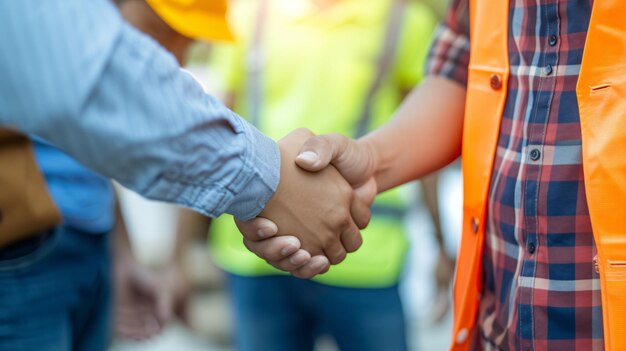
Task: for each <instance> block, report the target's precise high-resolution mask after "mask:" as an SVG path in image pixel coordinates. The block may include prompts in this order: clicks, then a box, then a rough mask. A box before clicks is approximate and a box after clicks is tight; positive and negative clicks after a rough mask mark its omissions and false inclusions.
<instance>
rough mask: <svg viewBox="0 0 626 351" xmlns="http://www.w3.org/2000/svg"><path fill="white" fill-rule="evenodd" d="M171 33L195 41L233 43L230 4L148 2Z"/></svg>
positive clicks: (213, 1) (214, 0)
mask: <svg viewBox="0 0 626 351" xmlns="http://www.w3.org/2000/svg"><path fill="white" fill-rule="evenodd" d="M146 1H147V2H148V5H150V7H151V8H152V9H153V10H154V12H156V13H157V15H159V17H161V18H162V19H163V21H165V23H167V24H168V25H169V26H170V27H172V29H174V30H175V31H177V32H178V33H180V34H182V35H184V36H186V37H188V38H191V39H194V40H208V41H211V40H227V41H232V40H233V34H232V32H231V31H230V28H229V26H228V21H227V19H226V10H227V9H228V4H227V3H226V1H227V0H146Z"/></svg>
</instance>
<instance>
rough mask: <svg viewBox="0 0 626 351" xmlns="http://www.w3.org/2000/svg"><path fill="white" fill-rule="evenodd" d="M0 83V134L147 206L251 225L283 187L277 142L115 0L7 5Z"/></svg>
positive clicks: (30, 0)
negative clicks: (49, 147) (159, 204)
mask: <svg viewBox="0 0 626 351" xmlns="http://www.w3.org/2000/svg"><path fill="white" fill-rule="evenodd" d="M44 3H45V4H44ZM35 8H36V9H37V10H36V11H34V10H33V9H35ZM12 33H13V35H12ZM0 76H1V77H2V78H3V79H0V124H2V125H5V126H8V127H12V128H15V129H17V130H20V131H22V132H23V133H27V134H31V133H32V134H36V135H39V136H41V137H43V138H44V139H46V140H48V141H50V142H51V143H53V144H55V145H56V146H58V147H60V148H61V149H63V150H65V151H67V152H68V153H70V154H71V155H73V156H74V157H75V158H77V159H78V160H79V161H81V162H83V163H84V164H86V165H88V166H90V167H91V168H93V169H94V170H96V171H98V172H100V173H102V174H103V175H106V176H108V177H111V178H114V179H116V180H118V181H119V182H120V183H121V184H123V185H125V186H127V187H128V188H131V189H133V190H135V191H137V192H139V193H141V194H142V195H144V196H146V197H150V198H153V199H156V200H161V201H167V202H175V203H177V204H179V205H183V206H187V207H192V208H193V209H195V210H197V211H199V212H202V213H204V214H206V215H210V216H218V215H220V214H222V213H224V212H228V213H232V214H234V215H235V216H237V217H239V218H243V219H249V218H252V217H254V216H255V215H256V214H258V213H259V212H260V211H261V209H262V208H263V207H264V206H265V203H266V202H267V201H268V200H269V198H270V197H271V195H272V194H273V192H274V190H275V189H276V185H277V183H278V178H279V160H280V158H279V155H278V148H277V145H276V143H275V142H273V141H272V140H270V139H269V138H267V137H265V136H263V135H262V134H261V133H260V132H259V131H258V130H256V129H255V128H254V127H252V126H251V125H250V124H248V123H247V122H245V121H243V120H242V119H241V118H239V117H238V116H237V115H235V114H234V113H232V112H231V111H229V110H228V109H227V108H225V107H224V106H223V105H222V104H221V103H220V102H218V101H217V100H216V99H214V98H212V97H211V96H209V95H207V94H205V93H204V91H203V90H202V88H201V86H200V85H199V84H197V82H196V81H195V80H194V79H193V78H192V77H190V76H189V75H188V74H186V73H184V72H181V70H180V67H179V66H178V64H177V62H176V61H175V60H174V58H173V57H172V56H171V55H169V54H167V53H166V52H165V51H164V50H163V49H162V48H161V47H159V46H158V45H157V44H156V43H155V42H154V41H153V40H151V39H149V38H147V37H146V36H145V35H143V34H141V33H139V32H138V31H137V30H135V29H134V28H131V27H130V26H129V25H128V24H126V23H124V22H123V21H122V20H121V18H120V17H119V14H118V13H117V11H116V10H115V9H114V8H113V6H112V5H111V4H110V3H109V2H108V1H105V0H93V1H90V2H88V3H87V2H78V1H72V2H65V1H60V0H57V1H52V0H51V1H46V2H41V1H34V0H24V1H19V2H9V1H6V2H2V3H0Z"/></svg>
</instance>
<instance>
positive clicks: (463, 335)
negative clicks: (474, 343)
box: [456, 328, 469, 344]
mask: <svg viewBox="0 0 626 351" xmlns="http://www.w3.org/2000/svg"><path fill="white" fill-rule="evenodd" d="M468 336H469V331H468V330H467V328H463V329H461V330H459V332H458V333H457V334H456V343H457V344H462V343H464V342H465V341H467V337H468Z"/></svg>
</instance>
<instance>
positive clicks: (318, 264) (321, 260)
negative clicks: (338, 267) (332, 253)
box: [292, 256, 330, 279]
mask: <svg viewBox="0 0 626 351" xmlns="http://www.w3.org/2000/svg"><path fill="white" fill-rule="evenodd" d="M329 268H330V262H329V261H328V258H327V257H325V256H314V257H312V258H311V261H310V262H309V263H307V264H306V265H304V266H302V267H300V268H298V269H297V270H295V271H294V272H292V274H293V276H294V277H297V278H302V279H311V278H313V277H315V276H316V275H318V274H324V273H326V272H328V269H329Z"/></svg>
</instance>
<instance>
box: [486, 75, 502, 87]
mask: <svg viewBox="0 0 626 351" xmlns="http://www.w3.org/2000/svg"><path fill="white" fill-rule="evenodd" d="M489 84H490V85H491V88H492V89H493V90H498V89H500V88H501V87H502V77H500V75H499V74H495V73H494V74H492V75H491V78H489Z"/></svg>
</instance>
